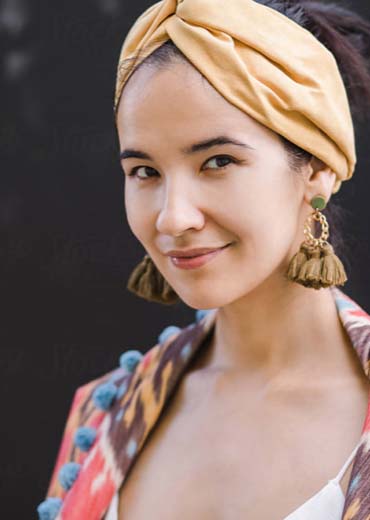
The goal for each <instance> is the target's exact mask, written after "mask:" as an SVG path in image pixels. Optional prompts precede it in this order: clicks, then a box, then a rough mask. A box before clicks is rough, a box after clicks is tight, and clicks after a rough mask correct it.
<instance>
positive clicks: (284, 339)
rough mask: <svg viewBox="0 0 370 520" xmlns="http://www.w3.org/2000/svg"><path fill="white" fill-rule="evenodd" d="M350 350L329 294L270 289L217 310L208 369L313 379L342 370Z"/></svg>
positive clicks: (327, 291) (328, 291) (302, 289)
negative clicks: (314, 376)
mask: <svg viewBox="0 0 370 520" xmlns="http://www.w3.org/2000/svg"><path fill="white" fill-rule="evenodd" d="M349 344H350V341H349V338H348V336H347V335H346V332H345V330H344V328H343V326H342V324H341V321H340V318H339V316H338V312H337V309H336V306H335V301H334V295H333V294H332V292H331V289H330V288H326V289H320V290H315V289H309V288H306V287H303V286H300V285H298V284H295V283H291V282H289V283H288V284H286V283H284V284H281V285H280V287H279V286H278V285H277V286H275V287H272V286H271V284H270V286H269V287H266V288H261V287H259V288H257V289H255V290H253V291H251V292H249V293H248V294H247V295H246V296H244V297H243V298H241V299H239V300H237V301H234V302H232V303H230V304H228V305H226V306H224V307H221V308H219V309H218V311H217V316H216V321H215V331H214V335H213V338H212V342H211V347H210V349H209V352H208V356H209V357H208V361H207V365H208V366H207V368H209V369H212V370H214V371H216V372H224V373H226V372H227V373H233V374H236V373H241V374H243V375H245V374H246V373H248V372H253V374H256V373H258V374H259V375H262V377H263V379H265V380H272V379H274V378H275V377H287V376H299V377H300V378H301V377H302V375H303V376H304V375H309V376H310V378H312V376H313V375H319V376H320V375H322V374H323V373H325V374H328V373H329V372H331V371H332V372H333V373H334V372H335V371H336V370H340V366H343V365H341V363H343V360H344V357H343V356H348V355H349V353H348V350H349V349H348V345H349ZM343 347H344V348H343ZM346 348H347V353H346Z"/></svg>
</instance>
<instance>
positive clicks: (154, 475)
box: [38, 0, 370, 520]
mask: <svg viewBox="0 0 370 520" xmlns="http://www.w3.org/2000/svg"><path fill="white" fill-rule="evenodd" d="M319 40H321V41H319ZM369 41H370V27H369V24H368V23H367V22H365V21H363V20H362V19H361V18H360V17H358V16H357V15H355V14H354V13H351V12H350V11H348V10H345V9H342V8H340V7H338V6H336V5H334V4H330V5H328V6H322V5H321V4H320V3H316V2H297V3H295V2H285V3H284V2H280V1H277V0H271V1H268V2H267V1H263V2H262V1H260V2H254V1H252V0H228V3H227V4H226V5H225V2H224V1H221V0H183V1H182V2H181V1H179V2H175V1H174V0H164V1H162V2H158V3H156V4H154V5H153V6H151V7H150V8H149V9H147V10H146V11H145V13H143V14H142V15H141V16H140V17H139V19H138V20H137V21H136V23H135V25H134V26H133V27H132V29H131V31H130V32H129V34H128V35H127V37H126V40H125V42H124V45H123V48H122V51H121V56H120V61H119V67H118V75H117V85H116V96H115V114H116V123H117V129H118V135H119V141H120V150H121V161H122V167H123V170H124V173H125V204H126V211H127V216H128V222H129V225H130V227H131V229H132V231H133V233H134V234H135V235H136V237H137V238H138V240H139V241H140V242H141V243H142V245H143V247H144V249H145V250H146V256H145V257H144V260H143V261H142V262H141V264H140V265H139V266H138V267H137V268H136V269H135V271H134V272H133V274H132V276H131V278H130V280H129V289H130V290H132V291H133V292H135V293H136V294H138V295H139V296H142V297H144V298H147V299H148V300H152V301H158V302H161V303H164V304H170V303H174V302H176V301H177V300H178V299H179V298H180V299H181V300H183V301H184V302H185V303H186V304H187V305H189V306H190V307H192V308H194V309H202V311H200V310H198V311H197V314H196V321H195V322H194V323H193V324H190V325H189V326H188V327H185V328H184V329H183V330H180V329H178V328H177V327H173V326H172V327H169V328H167V329H165V330H164V331H163V332H162V334H161V335H160V337H159V341H158V343H157V344H156V345H155V346H153V347H152V348H151V349H149V350H148V351H147V353H146V354H145V355H144V356H143V355H142V354H140V352H138V351H127V352H125V353H124V354H123V355H122V356H121V359H120V366H119V367H118V368H117V369H116V370H113V371H112V372H110V373H108V374H104V375H103V376H102V377H100V378H99V379H97V380H94V381H91V382H89V383H87V384H86V385H84V386H82V387H80V388H78V389H77V391H76V395H75V398H74V401H73V403H72V408H71V411H70V415H69V417H68V420H67V424H66V429H65V432H64V437H63V440H62V445H61V448H60V452H59V456H58V459H57V463H56V466H55V469H54V473H53V476H52V479H51V483H50V486H49V490H48V493H47V498H46V500H45V501H44V502H43V503H42V504H40V505H39V507H38V512H39V516H40V518H41V519H54V518H57V519H58V520H61V519H68V520H74V519H78V520H81V519H84V520H85V519H86V520H98V519H101V518H105V519H106V520H113V519H117V520H118V519H119V520H120V519H122V518H124V519H125V520H126V519H127V520H128V519H134V520H141V519H148V518H151V519H159V518H160V519H161V520H163V519H166V520H167V519H173V518H176V519H181V520H182V519H189V518H192V519H193V518H194V519H202V520H208V519H212V520H214V519H222V520H225V519H227V520H228V519H238V518H240V519H241V518H243V519H246V518H249V519H252V518H253V519H258V520H282V519H284V520H301V519H310V520H312V519H315V520H324V519H325V520H340V519H345V520H350V519H355V520H360V519H361V520H362V519H363V520H364V519H368V518H370V503H369V501H368V500H367V498H366V497H367V494H368V493H369V492H370V481H369V480H368V475H369V467H370V450H369V447H370V443H369V431H370V405H369V389H370V388H369V386H370V385H369V377H368V374H369V364H368V352H369V348H370V316H369V315H368V314H367V313H366V312H365V311H364V310H363V309H361V307H360V306H359V305H358V304H357V303H356V302H354V301H353V300H352V299H351V298H349V297H348V296H347V295H346V294H345V293H344V292H342V291H341V290H340V289H339V288H338V287H337V286H339V285H343V284H344V283H345V281H346V279H347V276H346V272H345V269H344V266H343V264H342V262H341V260H340V259H339V257H338V256H337V255H336V252H335V251H334V249H335V248H334V247H333V244H334V241H330V240H329V228H328V224H327V221H326V218H325V216H324V214H323V210H324V209H325V208H326V205H327V204H328V202H329V200H330V199H331V195H332V194H334V193H336V192H337V191H338V190H339V189H340V186H341V183H342V182H343V181H345V180H348V179H350V178H351V176H352V174H353V172H354V167H355V162H356V156H355V146H354V135H353V126H352V115H353V114H356V113H360V112H362V111H363V109H364V107H365V105H366V103H368V101H369V100H370V87H369V86H368V85H369V79H370V78H369V74H368V72H367V69H366V63H365V59H364V58H363V56H362V54H361V53H363V55H366V52H367V49H368V44H369ZM324 44H325V45H324ZM338 66H339V68H338ZM344 82H345V83H344ZM347 95H348V97H347ZM328 211H329V212H330V205H329V207H328V208H327V212H328ZM328 214H330V213H328ZM317 233H318V234H317ZM337 252H338V251H337ZM159 417H160V418H161V420H160V421H159V420H158V419H159ZM154 426H156V428H154ZM150 433H151V435H150V436H149V434H150ZM145 441H146V442H145ZM138 455H140V457H139V456H138ZM134 462H135V463H136V464H134Z"/></svg>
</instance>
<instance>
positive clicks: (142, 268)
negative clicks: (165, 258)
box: [127, 255, 179, 305]
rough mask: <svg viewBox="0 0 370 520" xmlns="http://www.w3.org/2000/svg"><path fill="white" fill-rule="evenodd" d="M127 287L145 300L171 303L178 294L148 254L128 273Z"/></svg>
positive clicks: (176, 299) (175, 300)
mask: <svg viewBox="0 0 370 520" xmlns="http://www.w3.org/2000/svg"><path fill="white" fill-rule="evenodd" d="M127 288H128V290H129V291H131V292H132V293H134V294H136V295H137V296H140V297H141V298H144V299H145V300H148V301H152V302H157V303H163V304H164V305H172V304H174V303H176V302H178V301H179V297H178V295H177V294H176V293H175V291H174V290H173V289H172V287H171V286H170V285H169V284H168V283H167V281H166V280H165V279H164V278H163V276H162V275H161V273H160V272H159V271H158V269H157V268H156V266H155V265H154V262H153V260H152V259H151V258H150V256H149V255H145V256H144V258H143V260H142V261H141V262H140V264H138V265H137V266H136V267H135V269H134V270H133V272H132V273H131V275H130V278H129V280H128V283H127Z"/></svg>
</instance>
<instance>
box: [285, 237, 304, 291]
mask: <svg viewBox="0 0 370 520" xmlns="http://www.w3.org/2000/svg"><path fill="white" fill-rule="evenodd" d="M307 247H308V246H307V245H306V244H305V243H304V242H303V244H301V247H300V248H299V251H298V253H296V254H295V255H294V256H293V258H292V259H291V261H290V264H289V268H288V273H287V277H288V280H291V281H292V282H295V281H296V280H297V277H298V274H299V271H300V269H301V267H302V265H303V264H304V263H305V262H306V261H307V254H308V252H307Z"/></svg>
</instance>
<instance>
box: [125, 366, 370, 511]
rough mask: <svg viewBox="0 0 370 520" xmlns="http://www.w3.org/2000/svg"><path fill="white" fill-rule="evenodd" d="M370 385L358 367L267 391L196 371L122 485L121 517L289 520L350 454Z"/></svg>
mask: <svg viewBox="0 0 370 520" xmlns="http://www.w3.org/2000/svg"><path fill="white" fill-rule="evenodd" d="M369 390H370V385H369V381H368V380H367V378H366V376H365V375H364V374H363V373H361V372H359V371H358V369H357V370H356V369H355V368H353V374H349V375H348V374H346V377H344V378H342V379H336V380H335V381H331V382H330V384H327V385H325V384H324V385H320V384H318V382H317V381H316V382H314V381H311V382H310V381H307V382H306V384H304V385H303V383H302V381H301V382H300V384H299V385H296V386H294V384H291V385H289V386H287V385H281V386H278V385H275V387H274V388H272V387H269V388H267V389H266V388H265V389H264V390H263V391H256V385H255V383H253V381H250V382H246V381H245V378H238V377H236V376H232V377H229V376H224V375H223V376H220V375H218V376H215V375H206V374H204V373H202V374H201V373H199V372H189V373H187V374H186V375H185V376H184V377H183V378H182V380H181V381H180V384H179V386H178V388H177V389H176V390H175V394H174V395H173V396H172V398H171V399H170V401H169V402H168V404H167V406H166V407H165V409H164V410H163V412H162V415H161V417H160V419H159V421H158V422H157V424H156V426H155V427H154V429H153V430H152V432H151V434H150V435H149V437H148V438H147V440H146V442H145V445H144V447H143V448H142V451H141V453H140V454H139V456H138V459H137V460H136V462H135V463H134V465H133V468H132V469H131V472H130V473H129V475H128V477H127V479H126V481H125V483H124V484H123V486H122V488H121V490H120V493H119V516H118V518H119V520H123V519H124V520H147V519H148V518H150V519H151V520H173V519H174V518H176V520H189V518H191V519H192V520H246V519H248V518H249V519H252V518H258V520H283V519H284V518H285V517H286V516H287V515H288V514H290V513H291V512H293V511H294V510H295V509H296V508H298V507H299V506H300V505H302V504H303V503H304V502H305V501H306V500H308V499H309V498H310V497H311V496H312V495H314V494H315V493H317V492H318V491H319V490H320V489H321V488H322V487H323V486H324V485H325V484H326V483H327V481H328V480H329V479H331V478H334V476H336V474H337V473H338V472H339V469H340V468H341V467H342V465H343V464H344V461H345V460H346V459H347V458H348V457H349V455H350V453H351V451H352V450H353V449H354V447H355V446H356V444H357V443H358V441H359V439H360V436H361V430H362V426H363V423H364V420H365V416H366V411H367V404H368V396H369ZM351 469H352V464H351V465H350V467H349V468H348V470H347V472H346V474H345V476H344V478H343V479H342V481H341V487H342V489H343V492H344V493H346V490H347V487H348V482H349V478H350V473H351Z"/></svg>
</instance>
